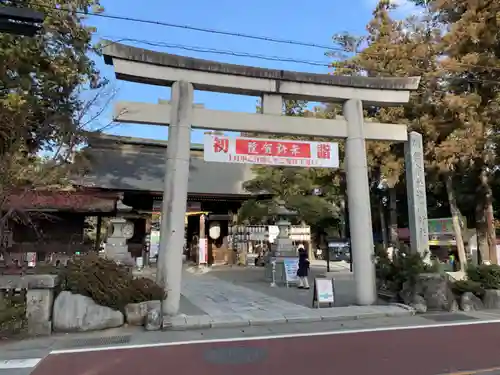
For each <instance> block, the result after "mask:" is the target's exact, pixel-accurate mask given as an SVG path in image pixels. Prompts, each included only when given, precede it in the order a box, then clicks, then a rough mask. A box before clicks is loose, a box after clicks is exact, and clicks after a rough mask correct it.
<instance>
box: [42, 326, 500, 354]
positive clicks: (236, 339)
mask: <svg viewBox="0 0 500 375" xmlns="http://www.w3.org/2000/svg"><path fill="white" fill-rule="evenodd" d="M499 323H500V319H494V320H478V321H472V322H471V321H465V322H455V323H442V324H432V323H431V324H425V325H415V326H396V327H380V328H368V329H352V330H342V331H338V330H337V331H330V332H309V333H307V332H304V333H290V334H282V335H269V336H255V337H232V338H225V339H207V340H192V341H172V342H163V343H151V344H136V345H122V346H119V345H116V346H104V347H98V348H95V347H93V348H80V349H61V350H53V351H51V352H50V354H70V353H85V352H101V351H107V350H117V349H141V348H157V347H164V346H180V345H198V344H215V343H224V342H243V341H258V340H279V339H291V338H301V337H319V336H335V335H348V334H353V333H373V332H390V331H404V330H413V329H432V328H443V327H459V326H468V325H478V324H499ZM167 335H168V334H167Z"/></svg>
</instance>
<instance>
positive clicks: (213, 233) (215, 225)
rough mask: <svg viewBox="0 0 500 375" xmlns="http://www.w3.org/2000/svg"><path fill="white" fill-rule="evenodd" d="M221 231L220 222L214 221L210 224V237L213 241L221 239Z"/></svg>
mask: <svg viewBox="0 0 500 375" xmlns="http://www.w3.org/2000/svg"><path fill="white" fill-rule="evenodd" d="M220 234H221V229H220V223H219V222H218V221H214V222H212V223H210V227H209V229H208V235H209V236H210V238H211V239H212V240H216V239H218V238H219V237H220Z"/></svg>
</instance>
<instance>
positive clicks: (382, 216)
mask: <svg viewBox="0 0 500 375" xmlns="http://www.w3.org/2000/svg"><path fill="white" fill-rule="evenodd" d="M378 213H379V215H380V232H381V233H382V242H383V244H384V249H387V248H388V247H389V239H388V238H387V222H386V221H385V210H384V204H383V203H382V199H381V200H380V202H379V205H378Z"/></svg>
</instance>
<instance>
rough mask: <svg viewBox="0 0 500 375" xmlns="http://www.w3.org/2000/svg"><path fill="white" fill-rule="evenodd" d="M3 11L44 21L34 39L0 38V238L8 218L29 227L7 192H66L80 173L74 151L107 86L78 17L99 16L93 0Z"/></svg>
mask: <svg viewBox="0 0 500 375" xmlns="http://www.w3.org/2000/svg"><path fill="white" fill-rule="evenodd" d="M2 4H4V5H9V6H14V7H19V6H22V7H28V8H32V9H34V10H40V11H42V12H43V13H44V14H45V15H46V17H45V21H44V23H43V27H42V31H41V32H40V33H39V34H37V35H36V36H35V37H24V36H16V35H10V34H0V79H1V84H0V92H1V95H0V211H1V212H2V215H1V216H0V231H3V230H4V229H5V225H6V224H7V222H8V219H11V218H12V219H22V220H29V217H28V216H27V215H25V214H24V213H22V212H20V211H21V210H20V209H18V208H17V207H15V205H14V206H13V205H12V204H10V205H9V197H10V196H11V195H12V194H13V193H16V194H18V193H19V192H21V193H22V192H27V191H33V190H34V191H36V190H40V189H51V188H57V189H60V188H65V187H70V186H71V185H72V184H71V180H70V177H71V176H74V175H75V174H78V173H79V172H81V171H82V168H84V167H85V164H84V163H83V162H82V158H81V155H80V154H79V153H78V152H77V150H78V147H79V146H80V145H81V144H82V143H83V142H84V141H85V136H86V132H88V131H89V130H95V129H94V128H93V125H94V123H95V121H96V119H97V118H98V117H99V116H100V114H101V113H102V108H103V107H104V106H105V104H104V105H103V103H102V100H105V99H106V98H107V95H104V94H105V91H103V90H104V86H105V85H106V83H107V82H106V80H104V79H102V78H101V77H100V74H99V71H98V70H97V69H96V67H95V63H94V62H93V60H92V59H91V57H90V54H91V53H99V48H98V46H94V45H93V44H92V41H91V37H92V32H93V31H94V29H93V28H92V27H88V26H86V25H84V23H83V19H84V17H83V16H82V15H81V14H82V13H86V12H88V10H89V9H91V8H92V9H94V10H99V9H100V7H99V3H98V1H97V0H83V1H82V0H68V1H65V2H64V3H63V4H57V5H56V4H55V3H54V2H53V1H51V0H37V1H31V0H26V1H8V0H6V1H3V2H2ZM108 101H109V100H108ZM106 103H107V102H106ZM96 107H99V108H98V109H97V111H96V110H95V108H96ZM11 203H12V202H11Z"/></svg>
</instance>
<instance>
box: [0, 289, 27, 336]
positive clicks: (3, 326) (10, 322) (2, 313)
mask: <svg viewBox="0 0 500 375" xmlns="http://www.w3.org/2000/svg"><path fill="white" fill-rule="evenodd" d="M16 297H17V296H5V297H4V298H3V299H2V300H1V301H0V338H4V337H10V336H12V335H17V334H19V333H21V332H23V331H24V330H25V328H26V301H25V294H22V295H21V296H20V297H21V298H16Z"/></svg>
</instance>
